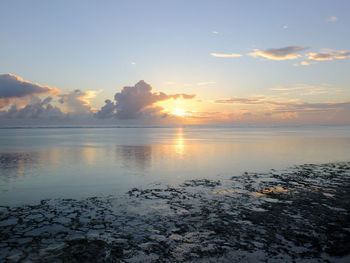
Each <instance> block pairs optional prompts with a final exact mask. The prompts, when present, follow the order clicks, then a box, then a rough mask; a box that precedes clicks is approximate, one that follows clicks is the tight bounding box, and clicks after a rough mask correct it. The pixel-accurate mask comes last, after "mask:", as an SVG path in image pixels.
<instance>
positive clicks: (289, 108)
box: [215, 97, 350, 112]
mask: <svg viewBox="0 0 350 263" xmlns="http://www.w3.org/2000/svg"><path fill="white" fill-rule="evenodd" d="M215 103H225V104H245V105H266V106H270V109H271V110H273V111H278V112H309V111H329V110H335V109H339V108H344V107H346V108H350V101H345V102H322V103H309V102H298V101H286V102H280V101H273V100H269V98H267V97H252V98H230V99H221V100H216V101H215Z"/></svg>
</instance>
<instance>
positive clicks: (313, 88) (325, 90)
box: [270, 84, 342, 96]
mask: <svg viewBox="0 0 350 263" xmlns="http://www.w3.org/2000/svg"><path fill="white" fill-rule="evenodd" d="M270 90H273V91H282V92H294V93H295V92H299V93H300V94H299V95H301V96H306V95H315V94H338V93H341V92H342V89H339V88H332V87H329V85H328V84H323V85H309V84H297V85H295V86H293V87H275V88H270ZM294 95H295V94H294Z"/></svg>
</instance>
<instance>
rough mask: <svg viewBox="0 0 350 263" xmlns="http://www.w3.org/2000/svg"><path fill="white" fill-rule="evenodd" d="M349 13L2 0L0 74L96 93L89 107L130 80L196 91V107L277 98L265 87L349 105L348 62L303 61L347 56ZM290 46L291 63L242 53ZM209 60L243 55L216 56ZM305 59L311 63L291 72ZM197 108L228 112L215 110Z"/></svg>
mask: <svg viewBox="0 0 350 263" xmlns="http://www.w3.org/2000/svg"><path fill="white" fill-rule="evenodd" d="M349 11H350V2H349V1H345V0H344V1H337V0H335V1H334V0H333V1H331V0H315V1H312V0H309V1H280V0H276V1H166V0H163V1H161V0H158V1H6V0H5V1H2V2H1V16H0V43H1V50H0V73H1V74H6V73H12V74H14V75H16V76H19V77H21V78H23V79H25V80H28V81H31V82H33V83H39V84H41V85H48V86H50V87H55V88H57V89H59V90H62V91H67V90H75V89H79V90H81V91H88V90H97V91H99V92H97V93H96V97H95V98H92V99H91V100H90V103H91V105H92V106H93V107H94V108H98V107H101V106H102V105H103V103H104V102H103V101H104V100H105V99H107V98H108V99H111V100H113V96H114V94H115V93H116V92H118V91H120V89H121V88H122V87H123V86H126V85H129V86H130V85H134V84H135V83H137V82H138V81H139V80H145V81H146V82H147V83H149V84H151V85H152V86H153V90H154V91H162V92H165V93H167V94H177V93H186V94H196V95H197V98H198V99H199V100H203V101H213V100H217V99H221V98H231V97H256V96H276V90H273V89H276V88H277V89H278V87H284V88H291V89H293V88H295V87H296V86H298V85H299V86H300V85H305V86H306V85H307V86H308V87H314V88H315V87H316V89H317V87H323V88H324V87H327V88H330V89H333V90H336V89H337V90H338V92H334V93H331V92H329V93H326V92H323V93H322V92H319V94H314V96H303V95H302V96H300V94H290V95H288V96H289V97H288V96H287V97H286V98H285V99H286V100H287V99H288V100H291V99H294V100H299V101H302V102H321V103H322V102H329V100H331V102H338V101H341V100H342V101H343V100H344V99H345V100H350V90H349V89H350V88H349V83H350V74H348V72H349V70H348V69H349V68H350V59H349V58H348V56H345V57H344V58H341V59H337V58H332V59H330V60H327V61H318V60H317V61H316V60H307V58H306V56H307V54H309V53H312V52H314V53H319V52H321V50H323V49H328V53H329V50H333V51H334V52H335V51H337V52H340V51H344V52H347V51H349V49H350V37H349V27H350V17H349V15H348V14H349ZM291 46H296V47H308V49H305V50H303V51H301V52H298V54H300V57H299V58H297V59H281V60H271V59H267V58H266V57H261V56H256V57H253V56H251V55H248V53H252V52H254V50H255V51H256V50H259V51H266V50H269V49H280V48H284V47H291ZM334 52H333V54H335V53H334ZM212 53H221V54H232V53H235V54H240V55H242V56H241V57H235V58H222V57H214V56H212V55H211V54H212ZM331 53H332V52H331ZM337 54H338V53H337ZM306 60H307V61H309V62H311V63H310V65H307V66H302V65H300V62H301V61H306ZM295 90H300V89H294V91H295ZM339 90H341V92H339ZM294 93H295V92H294ZM304 94H305V93H304ZM325 94H326V95H325ZM291 96H292V97H291ZM279 99H280V98H279ZM231 106H232V105H230V106H229V107H231ZM201 108H210V109H212V108H213V109H215V108H217V110H220V111H222V110H224V111H227V112H230V111H233V109H231V108H228V107H226V108H225V109H224V108H223V106H222V105H220V106H215V105H208V106H203V107H201ZM233 108H235V107H233ZM243 108H244V107H243Z"/></svg>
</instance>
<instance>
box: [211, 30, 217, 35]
mask: <svg viewBox="0 0 350 263" xmlns="http://www.w3.org/2000/svg"><path fill="white" fill-rule="evenodd" d="M211 32H212V33H213V34H214V35H218V34H219V32H218V31H215V30H213V31H211Z"/></svg>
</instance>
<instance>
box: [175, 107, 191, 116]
mask: <svg viewBox="0 0 350 263" xmlns="http://www.w3.org/2000/svg"><path fill="white" fill-rule="evenodd" d="M171 113H172V114H173V115H176V116H179V117H185V116H187V115H189V114H188V112H187V111H186V110H184V109H179V108H175V109H174V110H173V111H172V112H171Z"/></svg>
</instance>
